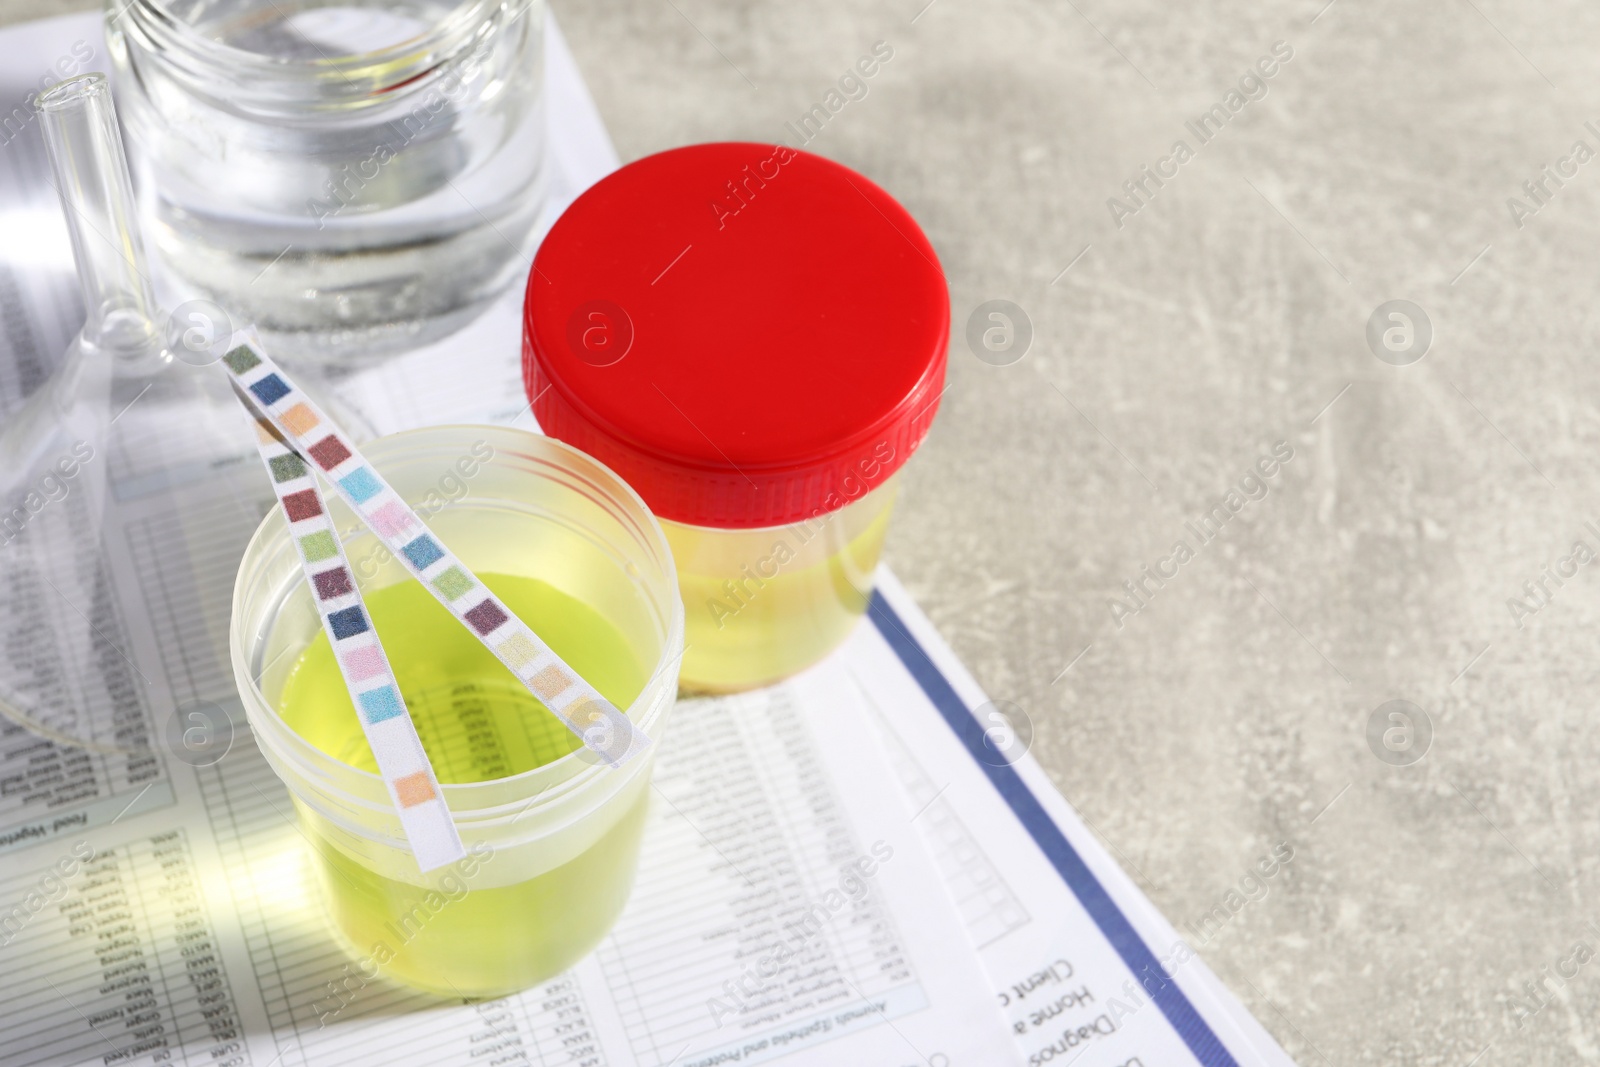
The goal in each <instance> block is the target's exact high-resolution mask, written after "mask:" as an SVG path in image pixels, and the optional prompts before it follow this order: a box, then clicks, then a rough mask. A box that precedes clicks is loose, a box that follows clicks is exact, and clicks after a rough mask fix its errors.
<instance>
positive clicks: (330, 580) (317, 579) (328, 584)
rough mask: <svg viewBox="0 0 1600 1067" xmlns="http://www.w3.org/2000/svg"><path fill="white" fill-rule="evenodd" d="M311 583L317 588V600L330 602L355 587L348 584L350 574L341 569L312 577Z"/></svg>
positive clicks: (336, 568) (337, 568) (334, 569)
mask: <svg viewBox="0 0 1600 1067" xmlns="http://www.w3.org/2000/svg"><path fill="white" fill-rule="evenodd" d="M311 581H312V582H313V583H314V584H315V585H316V587H317V599H318V600H332V599H333V598H334V597H336V596H344V595H345V594H346V593H349V592H353V591H354V590H355V586H353V585H351V584H350V572H349V571H347V570H345V569H344V568H343V567H335V568H333V570H331V571H323V572H322V573H321V574H316V575H313V576H312V578H311Z"/></svg>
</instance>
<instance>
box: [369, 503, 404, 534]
mask: <svg viewBox="0 0 1600 1067" xmlns="http://www.w3.org/2000/svg"><path fill="white" fill-rule="evenodd" d="M367 521H368V522H370V523H371V524H372V528H373V529H374V530H376V531H378V536H379V537H398V536H400V535H401V534H402V533H404V532H405V531H406V530H407V529H409V528H410V526H411V523H412V519H411V512H409V511H407V510H406V509H405V506H404V505H402V504H401V503H399V502H398V501H395V500H391V501H389V502H388V503H387V504H385V505H383V507H381V508H378V509H377V510H376V511H374V512H373V513H372V514H371V515H368V516H367Z"/></svg>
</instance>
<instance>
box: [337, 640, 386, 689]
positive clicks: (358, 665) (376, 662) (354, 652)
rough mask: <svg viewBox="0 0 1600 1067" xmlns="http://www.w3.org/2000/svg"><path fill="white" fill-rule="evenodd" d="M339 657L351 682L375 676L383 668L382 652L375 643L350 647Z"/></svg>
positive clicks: (381, 671)
mask: <svg viewBox="0 0 1600 1067" xmlns="http://www.w3.org/2000/svg"><path fill="white" fill-rule="evenodd" d="M339 658H340V659H341V660H343V661H344V669H345V673H346V674H348V675H349V676H350V680H351V681H352V682H364V681H366V680H367V679H368V678H376V677H377V676H378V675H380V674H382V673H383V672H384V669H385V668H384V664H383V653H382V652H379V651H378V649H377V646H376V645H364V646H363V647H361V648H352V649H351V650H350V651H348V652H346V653H344V655H342V656H340V657H339Z"/></svg>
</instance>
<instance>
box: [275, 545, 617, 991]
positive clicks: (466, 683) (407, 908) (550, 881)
mask: <svg viewBox="0 0 1600 1067" xmlns="http://www.w3.org/2000/svg"><path fill="white" fill-rule="evenodd" d="M479 577H480V578H482V580H483V582H484V584H485V585H487V586H488V587H489V588H490V589H492V590H493V591H494V592H495V594H496V595H497V596H499V597H500V599H501V600H502V601H503V602H504V603H505V604H506V606H507V607H509V608H510V609H511V610H512V611H513V612H514V613H515V614H516V615H517V616H518V617H519V618H521V619H522V620H523V621H524V622H526V623H527V624H528V625H529V626H530V627H532V628H533V630H534V631H535V632H536V633H538V634H539V635H540V637H542V638H543V639H544V640H545V641H546V642H548V643H549V645H550V647H551V648H552V649H554V650H555V652H556V653H557V654H558V655H560V656H561V657H562V659H564V660H566V662H567V663H568V664H570V665H571V666H572V667H573V669H574V670H576V671H577V672H578V673H579V674H581V675H582V676H583V677H584V678H586V679H588V681H589V682H590V684H592V685H593V686H594V687H595V688H596V689H598V690H599V691H600V692H601V694H602V695H604V696H605V697H606V699H607V700H609V701H611V702H612V703H613V704H614V705H616V706H617V707H619V708H626V707H628V706H629V705H630V704H631V703H632V702H633V700H634V698H635V697H637V696H638V695H639V692H640V691H641V690H642V689H643V688H644V685H645V683H646V681H648V667H647V666H646V664H645V663H644V662H643V661H642V659H641V658H640V656H639V655H638V654H637V652H636V651H635V650H634V648H633V647H632V646H631V645H630V644H629V642H628V641H627V639H626V638H625V637H624V636H623V634H622V633H621V632H620V631H619V630H618V629H617V628H616V627H614V626H613V625H612V624H611V623H609V622H607V621H606V620H605V619H604V618H603V617H602V616H600V615H599V614H598V613H597V612H595V611H594V610H593V609H592V608H590V607H588V606H586V605H585V604H583V603H581V602H579V601H577V600H575V599H573V598H572V597H570V596H568V595H566V594H565V593H562V592H560V591H559V590H557V589H555V588H553V587H552V586H550V585H548V584H546V583H545V582H542V581H539V580H538V579H535V578H526V577H517V576H511V575H504V574H485V575H480V576H479ZM365 600H366V606H367V611H368V614H369V615H370V617H371V619H372V623H373V625H374V627H375V628H376V630H377V631H378V635H379V636H380V638H381V639H382V641H383V645H384V651H385V653H386V654H387V655H388V658H389V663H390V666H391V667H392V669H393V670H394V673H395V678H396V681H397V682H398V683H399V685H400V691H401V693H402V694H403V695H404V697H405V701H406V707H407V708H408V709H409V711H410V712H411V717H412V719H413V721H414V722H415V723H416V727H417V733H418V735H419V736H420V737H421V738H422V745H423V748H425V749H426V750H427V753H428V758H429V760H430V761H431V762H432V764H433V769H434V773H435V774H436V775H437V776H438V778H439V781H440V782H442V783H445V784H457V783H468V782H483V781H489V780H493V779H497V778H504V777H508V776H510V775H515V774H520V773H522V772H524V771H530V770H533V769H534V768H536V767H540V766H542V765H544V764H546V763H549V762H551V761H553V760H556V759H559V758H560V757H562V756H564V755H566V754H567V753H569V752H572V751H573V750H575V749H576V748H578V747H579V744H580V742H579V740H578V738H577V737H576V736H575V735H574V734H573V733H572V732H571V731H570V730H568V729H567V727H566V726H564V725H563V724H562V723H561V721H560V720H559V719H557V718H556V717H555V716H554V715H553V714H551V713H550V712H549V711H548V710H547V709H546V708H545V707H544V706H543V705H542V704H541V703H540V702H539V700H538V699H537V698H535V697H534V696H533V695H532V694H531V693H529V692H528V690H527V689H526V688H525V687H524V686H523V685H522V684H521V682H519V681H518V680H517V679H516V678H515V677H514V676H513V675H512V674H511V672H510V671H508V670H507V669H506V668H505V666H504V665H502V664H501V663H500V661H499V660H498V659H496V658H495V657H494V655H493V654H492V653H491V652H490V651H489V650H488V649H487V648H485V647H484V646H483V645H482V644H481V643H480V642H479V641H478V640H477V638H476V637H474V636H473V635H472V634H471V633H470V632H468V630H467V629H466V628H465V627H464V626H462V624H461V623H460V622H458V621H457V620H456V619H455V618H454V617H453V616H452V615H451V614H450V613H449V612H448V611H447V610H446V609H445V608H444V607H443V606H442V605H440V604H439V603H438V602H437V601H436V600H435V599H434V598H433V597H432V595H430V594H429V593H428V591H427V590H426V589H425V588H423V586H422V585H421V584H420V583H418V582H415V581H404V582H400V583H398V584H395V585H390V586H387V587H385V588H382V589H379V590H376V591H375V592H372V593H369V594H367V595H366V596H365ZM277 710H278V713H279V715H281V716H282V718H283V720H284V721H285V722H286V723H287V724H288V725H289V726H290V727H291V728H292V729H294V730H295V732H296V733H298V734H299V735H300V736H301V737H303V738H305V740H307V741H308V742H310V743H311V744H313V745H315V746H316V747H317V748H318V749H320V750H322V751H323V752H324V753H326V754H327V755H329V756H332V757H334V758H335V759H338V760H340V761H342V762H344V763H347V764H349V765H350V766H352V767H356V768H359V769H361V770H365V771H370V772H373V773H377V769H378V768H377V764H376V761H375V760H374V759H373V756H372V751H371V749H370V748H369V747H368V745H367V740H366V736H365V735H364V734H363V733H362V730H361V723H360V721H359V720H358V719H357V717H356V710H355V706H354V704H353V703H352V702H351V699H350V694H349V691H348V690H347V689H346V688H345V683H344V679H343V676H342V675H341V674H340V673H339V667H338V664H337V663H336V662H335V659H334V655H333V650H332V648H331V647H330V645H329V642H328V638H327V634H326V633H325V632H320V631H319V632H318V634H317V636H316V638H315V639H314V640H313V641H312V642H311V644H310V645H309V646H308V647H307V648H306V649H305V651H304V652H302V653H301V655H300V658H299V660H298V661H297V662H296V663H295V664H294V666H293V667H292V668H291V670H290V671H289V673H288V676H287V679H286V681H285V683H284V686H283V690H282V692H281V694H280V695H279V697H278V709H277ZM647 798H648V791H647V790H643V789H641V790H639V791H638V794H637V796H635V797H633V798H631V799H629V800H628V801H627V807H626V809H625V810H624V811H621V812H620V813H616V812H611V811H607V812H606V813H605V814H604V815H603V816H599V817H603V818H616V823H615V825H614V826H612V827H610V829H609V830H607V831H606V832H605V833H604V834H603V835H602V836H600V838H599V839H598V840H597V841H596V842H595V843H594V844H593V845H591V846H590V847H588V848H586V849H584V850H583V851H581V852H579V853H578V854H577V855H576V856H575V857H572V858H570V859H568V860H566V861H565V862H563V863H561V864H559V865H557V866H555V867H553V868H551V869H548V870H544V871H543V872H542V873H538V874H536V875H534V876H533V877H530V878H528V879H526V880H524V881H514V882H512V883H511V884H502V883H504V882H505V880H506V878H505V876H506V874H507V872H508V870H510V869H511V868H508V867H507V865H515V864H518V863H522V862H525V858H519V857H518V856H515V855H498V854H488V855H486V854H487V853H488V852H489V850H487V849H485V848H483V847H482V846H481V845H480V846H479V847H478V848H477V849H474V850H472V852H471V854H469V856H468V858H467V859H466V860H464V861H462V862H461V863H460V864H458V865H457V867H458V869H456V870H452V869H451V868H448V867H447V868H442V869H441V870H440V871H437V872H433V874H434V875H436V876H441V877H436V878H434V879H433V882H434V884H432V885H427V886H424V885H415V884H412V883H410V882H406V881H401V880H398V879H395V878H391V877H388V876H386V875H383V874H380V873H378V872H376V871H374V870H372V869H371V868H369V867H368V866H366V865H365V864H364V863H362V862H361V861H360V860H359V859H358V858H356V857H354V856H351V855H349V854H347V853H346V852H345V851H344V850H343V849H341V848H339V847H338V846H337V845H335V844H334V843H333V841H331V840H329V837H328V835H327V834H325V833H324V832H323V831H324V830H326V829H327V824H326V822H325V821H324V820H323V819H322V818H321V816H319V815H317V814H316V813H315V812H313V811H311V810H310V809H309V808H307V807H305V806H304V805H301V804H299V803H298V801H297V806H298V807H299V809H300V813H301V818H302V822H303V824H304V825H306V826H307V827H308V828H309V829H310V831H311V833H310V835H309V836H310V837H311V838H312V840H313V843H314V844H315V846H316V855H317V859H318V866H319V868H320V870H319V873H320V875H321V881H322V884H323V889H324V893H325V897H326V901H327V907H328V911H329V915H330V918H331V919H332V921H333V923H334V925H335V926H336V927H337V929H338V930H339V932H340V933H341V934H342V935H343V937H344V939H345V941H346V942H347V946H346V947H347V948H348V949H349V950H350V951H351V952H352V954H353V955H355V956H356V957H357V960H358V963H359V964H360V965H361V966H362V967H363V968H370V969H371V970H376V971H381V972H382V973H384V974H386V975H388V976H390V977H393V978H396V979H398V980H400V981H402V982H406V983H408V984H410V985H414V986H419V987H421V988H424V989H429V990H432V991H434V992H438V993H441V994H443V995H445V996H496V995H500V994H504V993H508V992H511V991H513V990H516V989H522V988H526V987H527V986H529V985H532V984H534V983H535V982H538V981H541V980H543V979H545V978H548V977H550V976H551V975H554V974H558V973H560V972H561V971H563V970H565V969H566V968H568V967H569V966H571V965H572V964H573V963H575V962H577V961H578V959H580V958H581V957H582V956H583V955H584V954H585V953H587V952H588V951H589V950H590V949H592V948H593V947H594V946H595V945H596V944H598V943H599V941H600V939H601V938H602V937H603V936H604V935H605V932H606V931H607V930H608V929H609V928H610V926H611V924H612V922H613V921H614V920H615V919H616V916H617V914H618V913H619V912H620V911H621V910H622V906H623V904H624V902H625V901H626V900H627V896H628V892H629V890H630V889H631V888H632V882H633V871H634V866H635V863H636V860H637V855H638V847H639V836H640V833H641V831H642V829H643V825H644V818H645V811H646V807H647V804H646V800H647ZM530 799H531V797H530ZM529 821H530V824H531V823H532V822H533V821H534V818H533V816H531V815H530V816H529ZM497 864H498V865H500V867H499V868H496V865H497ZM485 882H486V883H487V885H486V886H485V885H483V883H485ZM363 973H365V971H363Z"/></svg>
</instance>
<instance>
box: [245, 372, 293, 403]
mask: <svg viewBox="0 0 1600 1067" xmlns="http://www.w3.org/2000/svg"><path fill="white" fill-rule="evenodd" d="M250 391H251V392H252V393H254V394H256V399H257V400H259V401H261V402H262V403H263V404H266V405H267V406H268V407H271V406H272V405H273V404H276V403H277V402H278V401H280V400H282V399H283V398H284V397H286V396H288V395H289V387H288V386H287V385H285V384H284V383H283V379H282V378H280V377H278V376H277V375H276V374H269V375H267V376H266V377H265V378H263V379H261V380H260V381H259V382H257V383H256V384H254V385H252V386H251V387H250Z"/></svg>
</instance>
